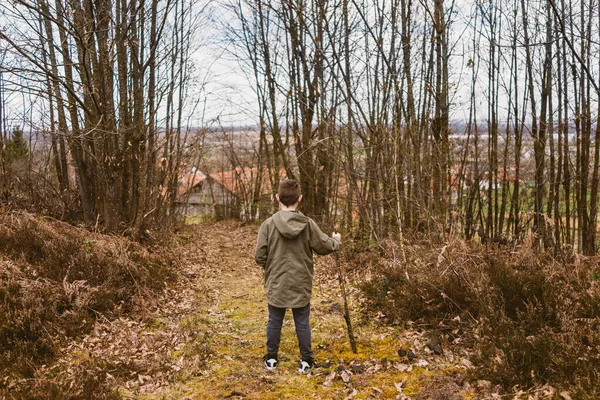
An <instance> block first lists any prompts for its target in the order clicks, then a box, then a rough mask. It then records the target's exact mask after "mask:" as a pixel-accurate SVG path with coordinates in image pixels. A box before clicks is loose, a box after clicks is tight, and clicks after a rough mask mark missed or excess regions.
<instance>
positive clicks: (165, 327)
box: [62, 222, 474, 399]
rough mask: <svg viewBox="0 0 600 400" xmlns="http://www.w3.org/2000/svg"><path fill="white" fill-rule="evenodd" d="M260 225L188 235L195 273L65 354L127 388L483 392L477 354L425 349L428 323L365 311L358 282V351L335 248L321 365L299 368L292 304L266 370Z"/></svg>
mask: <svg viewBox="0 0 600 400" xmlns="http://www.w3.org/2000/svg"><path fill="white" fill-rule="evenodd" d="M256 232H257V227H256V226H241V225H240V224H237V223H231V222H229V223H219V224H216V223H212V224H202V225H197V226H196V227H195V228H194V232H192V233H191V234H190V235H189V236H188V237H184V238H183V239H184V240H186V241H187V244H186V245H185V247H184V248H185V251H186V254H184V256H185V257H186V259H187V260H189V265H187V267H186V268H187V269H186V274H185V276H186V277H187V279H184V280H182V281H181V282H179V283H178V284H177V285H176V286H174V287H171V288H168V289H167V291H166V294H165V298H164V299H163V300H161V301H159V302H158V303H159V304H161V306H160V307H157V308H156V309H154V310H151V312H149V313H147V315H146V316H145V317H144V318H143V319H141V320H125V319H122V320H118V321H113V322H112V323H105V324H99V326H98V327H97V329H96V330H95V332H94V333H93V334H92V335H90V336H88V337H86V338H84V339H83V340H82V342H81V344H79V345H77V346H73V348H71V349H69V350H68V352H67V353H68V354H67V355H66V356H65V357H64V358H63V360H62V362H63V363H67V365H72V364H78V365H81V364H82V360H88V361H89V360H92V359H93V360H94V361H95V362H94V364H98V358H101V359H102V360H103V364H102V365H108V366H109V367H107V368H106V372H105V373H106V374H108V377H107V379H109V380H111V382H112V384H113V385H114V386H116V387H118V391H119V392H120V394H121V395H122V396H124V397H126V398H148V399H154V398H169V399H171V398H173V399H180V398H181V399H184V398H185V399H219V398H248V399H254V398H256V399H285V398H289V399H297V398H314V399H346V398H355V399H367V398H382V399H389V398H400V399H404V398H408V397H405V396H411V397H412V398H415V397H414V396H415V395H419V393H420V396H422V397H421V398H447V399H455V398H456V399H462V398H474V396H473V395H471V394H469V393H468V391H469V390H468V387H464V386H460V385H459V384H457V382H460V379H459V378H457V376H459V377H460V376H461V375H462V374H463V373H464V370H465V368H466V367H465V364H467V365H468V362H466V361H465V360H461V358H460V357H459V356H457V355H454V354H452V352H451V351H445V353H444V355H442V356H436V355H434V354H432V353H428V352H426V351H425V350H424V349H423V347H424V343H425V339H424V338H423V337H422V336H421V335H420V334H419V333H418V332H403V331H400V330H398V329H394V328H391V327H381V326H380V325H379V324H378V323H377V321H373V320H369V319H366V318H361V315H360V313H359V312H358V311H357V309H358V308H359V300H358V291H356V290H353V289H352V287H351V286H350V290H351V298H352V304H351V310H352V319H353V322H354V324H355V333H356V336H357V343H358V350H359V354H358V355H355V354H352V353H351V351H350V345H349V343H348V340H347V337H346V328H345V324H344V320H343V315H342V307H341V305H342V300H341V297H340V294H339V288H338V286H337V282H336V280H335V279H334V278H335V273H334V271H332V268H333V258H332V257H330V256H327V257H320V258H318V259H317V263H316V270H317V274H316V277H315V286H314V293H313V299H312V313H311V326H312V329H313V349H314V352H315V360H316V361H317V363H318V364H321V365H322V367H321V368H317V369H315V370H313V373H311V374H310V375H307V376H305V375H300V374H299V373H298V372H297V367H298V359H299V353H298V349H297V344H296V338H295V334H294V329H293V319H292V318H291V313H290V312H288V314H287V315H286V320H285V323H284V328H283V335H282V343H281V348H280V354H279V356H280V363H279V367H278V369H277V371H275V372H269V371H266V369H265V368H264V366H263V365H262V356H263V355H264V351H265V350H264V342H265V327H266V319H267V307H266V300H265V295H264V289H263V285H262V270H261V269H260V268H259V267H258V266H256V265H255V264H254V260H253V257H252V255H253V250H254V240H255V237H256ZM401 348H403V349H408V348H413V349H414V350H415V352H416V354H417V357H416V358H415V359H414V360H412V361H408V360H407V359H406V358H400V357H399V356H398V353H397V351H398V349H401ZM69 363H71V364H69ZM111 366H113V368H112V369H111ZM102 372H103V373H104V370H103V371H102ZM114 386H113V387H114ZM417 397H418V396H417Z"/></svg>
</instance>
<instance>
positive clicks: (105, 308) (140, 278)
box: [0, 212, 176, 398]
mask: <svg viewBox="0 0 600 400" xmlns="http://www.w3.org/2000/svg"><path fill="white" fill-rule="evenodd" d="M172 260H175V257H174V256H173V255H172V254H170V253H169V252H168V251H167V250H165V249H164V248H156V249H155V251H154V252H152V253H151V252H149V250H148V249H147V248H145V247H143V246H141V245H139V244H137V243H134V242H131V241H130V240H127V239H125V238H119V237H114V236H104V235H100V234H93V233H90V232H89V231H87V230H85V229H82V228H77V227H74V226H71V225H69V224H66V223H63V222H59V221H55V220H52V219H48V218H44V217H37V216H34V215H31V214H27V213H15V212H11V213H4V214H0V315H2V318H0V371H2V374H1V375H2V376H5V377H6V378H5V379H4V380H0V394H1V393H2V390H3V389H4V390H8V389H11V388H9V387H8V385H10V382H11V377H16V378H23V377H25V378H26V377H32V376H33V374H34V373H35V370H36V368H37V367H38V366H39V365H41V364H46V363H48V362H50V361H51V360H53V358H54V357H55V356H56V351H57V349H58V347H59V345H60V344H61V343H64V340H65V339H68V338H72V337H75V336H78V335H81V334H84V333H85V332H87V331H89V329H90V328H91V327H92V326H93V323H94V321H95V320H96V319H97V318H98V317H99V316H102V317H103V318H109V319H110V318H111V317H112V316H115V315H118V314H120V313H123V312H126V311H129V310H131V309H132V308H134V307H136V306H143V304H144V301H145V299H147V298H149V296H150V295H151V294H153V293H155V292H156V291H158V290H161V289H162V288H163V287H164V282H165V281H166V280H169V279H171V278H172V277H173V276H174V271H175V267H176V265H175V262H174V261H172ZM88 370H90V369H86V371H88ZM92 375H93V374H92ZM82 379H83V378H82ZM90 379H91V378H90ZM92 380H93V379H92ZM90 385H91V386H90V388H92V389H93V388H96V389H98V388H97V387H96V386H94V384H93V382H92V381H90ZM84 386H85V385H84ZM12 389H14V388H12ZM92 389H90V390H91V391H90V393H92V392H93V391H94V390H96V389H93V390H92ZM49 390H50V389H49ZM82 390H84V389H82ZM86 390H87V389H86ZM107 393H108V392H107ZM23 395H24V396H26V397H27V396H28V395H27V394H26V393H23ZM84 397H86V396H85V395H82V398H84Z"/></svg>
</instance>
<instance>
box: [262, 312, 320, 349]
mask: <svg viewBox="0 0 600 400" xmlns="http://www.w3.org/2000/svg"><path fill="white" fill-rule="evenodd" d="M285 311H286V309H285V308H279V307H273V306H272V305H270V304H269V322H268V323H267V354H270V355H277V352H278V351H279V342H280V341H281V326H282V325H283V318H284V317H285ZM292 313H293V314H294V326H295V327H296V337H297V338H298V348H299V349H300V356H301V357H302V359H303V360H309V359H312V355H313V352H312V348H311V344H310V323H309V321H308V319H309V317H310V304H308V305H306V306H304V307H300V308H292Z"/></svg>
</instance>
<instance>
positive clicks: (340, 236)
mask: <svg viewBox="0 0 600 400" xmlns="http://www.w3.org/2000/svg"><path fill="white" fill-rule="evenodd" d="M331 237H332V238H333V239H335V240H337V241H338V242H340V243H342V235H341V234H339V233H338V232H333V233H332V234H331Z"/></svg>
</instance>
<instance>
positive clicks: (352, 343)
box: [335, 251, 358, 354]
mask: <svg viewBox="0 0 600 400" xmlns="http://www.w3.org/2000/svg"><path fill="white" fill-rule="evenodd" d="M335 265H336V267H337V269H338V280H339V282H340V288H341V289H342V296H343V297H344V319H345V320H346V326H347V327H348V338H349V339H350V346H351V347H352V352H353V353H354V354H356V353H358V350H357V349H356V341H355V340H354V331H353V330H352V321H350V310H349V309H348V297H347V296H346V283H345V280H344V271H343V269H342V265H341V264H340V253H339V251H336V252H335Z"/></svg>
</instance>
